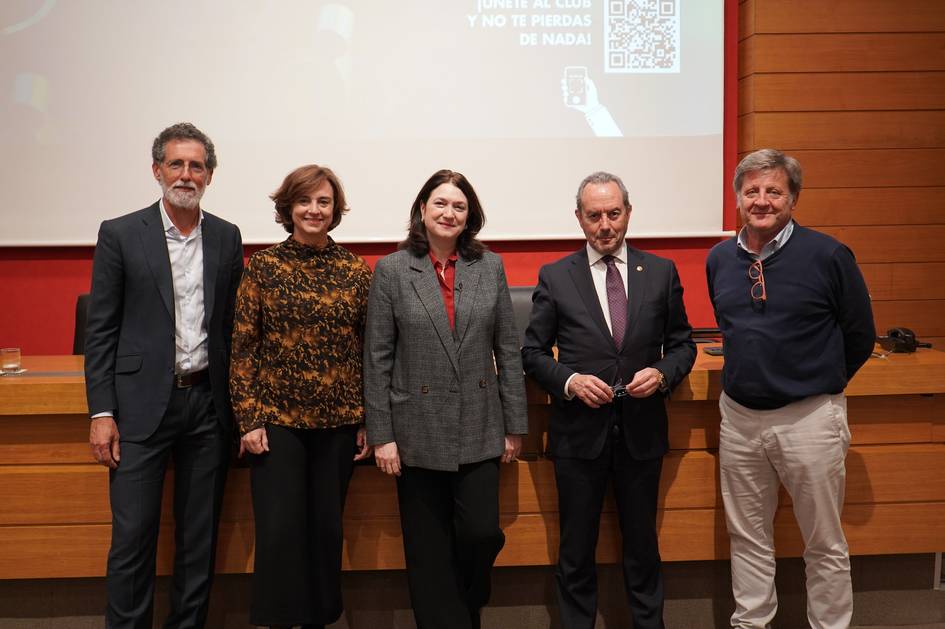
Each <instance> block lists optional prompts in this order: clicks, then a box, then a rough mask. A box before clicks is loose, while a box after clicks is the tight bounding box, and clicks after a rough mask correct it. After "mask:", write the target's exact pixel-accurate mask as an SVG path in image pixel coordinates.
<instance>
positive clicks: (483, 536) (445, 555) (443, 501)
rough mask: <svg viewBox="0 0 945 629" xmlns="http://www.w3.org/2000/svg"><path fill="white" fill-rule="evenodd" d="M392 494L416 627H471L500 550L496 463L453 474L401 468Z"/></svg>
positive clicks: (502, 540)
mask: <svg viewBox="0 0 945 629" xmlns="http://www.w3.org/2000/svg"><path fill="white" fill-rule="evenodd" d="M397 497H398V502H399V504H400V525H401V528H402V530H403V534H404V555H405V557H406V559H407V584H408V586H409V588H410V602H411V605H412V607H413V613H414V617H415V619H416V621H417V628H418V629H470V628H471V627H472V628H473V629H475V628H476V627H478V626H479V610H480V608H481V607H483V606H484V605H485V604H486V603H487V602H488V601H489V594H490V591H491V587H492V585H491V579H492V564H493V563H495V558H496V556H498V554H499V551H500V550H502V546H504V545H505V534H504V533H502V529H501V528H499V461H498V459H489V460H486V461H480V462H479V463H470V464H467V465H460V466H459V470H458V471H456V472H442V471H436V470H428V469H423V468H419V467H408V466H402V471H401V475H400V477H399V478H398V479H397Z"/></svg>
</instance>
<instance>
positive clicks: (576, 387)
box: [568, 373, 614, 408]
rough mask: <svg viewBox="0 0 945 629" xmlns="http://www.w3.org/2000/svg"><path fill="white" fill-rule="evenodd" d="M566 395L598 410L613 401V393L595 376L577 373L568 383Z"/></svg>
mask: <svg viewBox="0 0 945 629" xmlns="http://www.w3.org/2000/svg"><path fill="white" fill-rule="evenodd" d="M568 394H569V395H571V396H573V397H576V398H578V399H579V400H581V401H582V402H584V403H585V404H587V405H588V406H590V407H591V408H600V407H601V406H603V405H604V404H609V403H610V402H611V401H613V399H614V392H613V391H611V390H610V387H609V386H607V384H606V383H605V382H604V381H603V380H601V379H600V378H598V377H597V376H590V375H587V374H583V373H579V374H577V375H575V376H574V377H573V378H571V381H570V382H568Z"/></svg>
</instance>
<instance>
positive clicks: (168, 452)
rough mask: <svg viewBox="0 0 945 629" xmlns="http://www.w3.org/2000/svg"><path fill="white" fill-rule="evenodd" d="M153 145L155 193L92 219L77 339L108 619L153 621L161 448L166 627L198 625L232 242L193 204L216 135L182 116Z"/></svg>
mask: <svg viewBox="0 0 945 629" xmlns="http://www.w3.org/2000/svg"><path fill="white" fill-rule="evenodd" d="M151 153H152V158H153V164H152V171H153V173H154V177H155V179H157V181H158V184H160V186H161V190H162V192H163V196H162V198H161V199H160V200H159V201H158V202H157V203H155V204H153V205H152V206H150V207H148V208H145V209H143V210H139V211H137V212H133V213H131V214H127V215H125V216H122V217H119V218H116V219H113V220H108V221H105V222H103V223H102V226H101V228H100V230H99V234H98V243H97V245H96V247H95V258H94V264H93V269H92V294H91V301H90V304H89V319H88V332H87V336H86V339H87V340H86V349H85V380H86V392H87V395H88V405H89V413H90V414H91V416H92V421H91V429H90V434H89V444H90V446H91V448H92V454H93V455H94V456H95V458H96V460H97V461H99V462H100V463H101V464H102V465H105V466H107V467H108V468H109V498H110V500H111V508H112V544H111V550H110V551H109V554H108V574H107V579H106V587H107V593H108V607H107V610H106V617H105V620H106V626H107V627H109V629H118V628H124V627H128V628H132V627H133V628H135V629H140V628H147V627H150V626H151V618H152V615H153V614H152V607H153V599H154V573H155V555H156V549H157V538H158V529H159V525H160V520H161V494H162V486H163V482H164V473H165V470H166V468H167V463H168V459H169V457H171V456H173V458H174V519H175V522H176V531H175V543H176V550H175V556H174V580H173V584H172V586H171V601H170V603H171V604H170V615H169V617H168V619H167V621H166V623H165V624H164V627H165V628H166V629H172V628H173V629H176V628H178V627H181V628H182V627H203V625H204V622H205V621H206V615H207V601H208V597H209V592H210V582H211V579H212V576H213V564H214V554H215V549H216V537H217V523H218V521H219V515H220V506H221V503H222V497H223V485H224V481H225V480H226V471H227V463H228V460H229V454H230V442H231V439H230V434H231V433H230V430H231V425H232V423H233V420H232V414H231V409H230V397H229V390H228V385H227V382H228V370H229V358H230V356H229V354H230V335H231V332H232V328H233V309H234V302H235V299H236V289H237V286H238V285H239V281H240V276H241V274H242V270H243V246H242V240H241V238H240V232H239V229H237V227H236V226H235V225H232V224H230V223H227V222H226V221H224V220H222V219H219V218H217V217H215V216H212V215H210V214H208V213H206V212H203V211H202V210H201V209H200V199H201V197H202V195H203V192H204V190H205V189H206V186H207V185H208V184H209V183H210V180H211V178H212V177H213V171H214V168H215V167H216V155H215V153H214V148H213V143H212V142H211V141H210V139H209V138H208V137H207V136H206V135H205V134H204V133H202V132H201V131H200V130H199V129H197V128H196V127H194V126H193V125H191V124H189V123H180V124H176V125H173V126H171V127H168V128H167V129H165V130H164V131H162V132H161V134H160V135H158V137H157V138H156V139H155V141H154V145H153V147H152V150H151Z"/></svg>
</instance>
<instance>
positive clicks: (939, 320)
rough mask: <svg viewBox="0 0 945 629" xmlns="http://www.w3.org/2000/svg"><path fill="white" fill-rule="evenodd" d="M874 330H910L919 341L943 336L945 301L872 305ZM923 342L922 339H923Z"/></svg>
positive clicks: (881, 302) (897, 302)
mask: <svg viewBox="0 0 945 629" xmlns="http://www.w3.org/2000/svg"><path fill="white" fill-rule="evenodd" d="M873 315H874V317H875V319H876V329H877V330H879V331H880V332H881V333H882V332H884V331H885V330H888V329H889V328H894V327H907V328H911V329H912V330H913V331H915V332H916V334H917V335H918V336H919V338H920V339H923V337H924V336H945V300H942V299H933V300H928V301H877V302H874V303H873ZM923 340H924V339H923Z"/></svg>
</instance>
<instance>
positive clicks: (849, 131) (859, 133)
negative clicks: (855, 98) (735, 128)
mask: <svg viewBox="0 0 945 629" xmlns="http://www.w3.org/2000/svg"><path fill="white" fill-rule="evenodd" d="M942 76H943V77H945V73H943V75H942ZM739 130H740V133H741V137H740V138H739V146H738V150H739V151H742V152H744V151H749V150H752V148H753V147H755V146H777V147H779V148H780V149H781V150H784V151H795V150H800V149H850V148H854V149H884V148H935V147H939V146H945V111H827V112H823V111H819V112H791V113H751V114H746V115H744V116H741V118H739Z"/></svg>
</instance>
